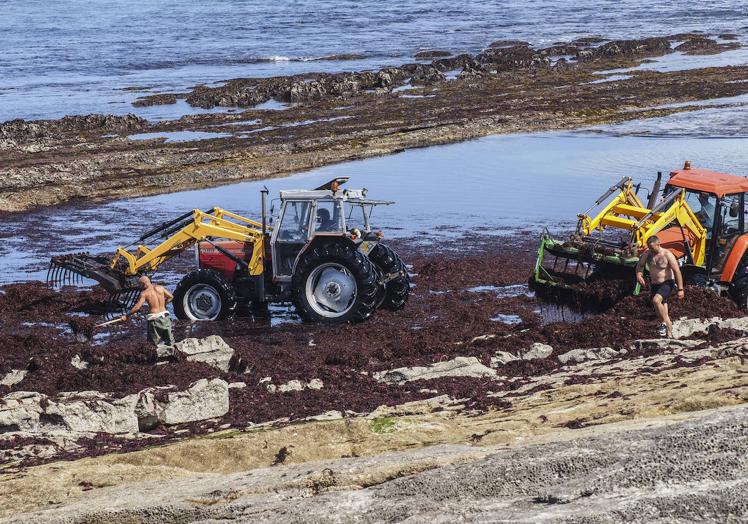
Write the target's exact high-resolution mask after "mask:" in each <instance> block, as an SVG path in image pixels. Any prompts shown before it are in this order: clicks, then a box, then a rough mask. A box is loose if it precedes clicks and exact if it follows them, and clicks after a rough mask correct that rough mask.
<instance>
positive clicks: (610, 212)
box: [577, 178, 707, 266]
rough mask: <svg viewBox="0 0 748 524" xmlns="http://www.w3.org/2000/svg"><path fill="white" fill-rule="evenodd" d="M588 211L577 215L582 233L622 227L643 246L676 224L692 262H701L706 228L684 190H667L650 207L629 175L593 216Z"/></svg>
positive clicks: (696, 263)
mask: <svg viewBox="0 0 748 524" xmlns="http://www.w3.org/2000/svg"><path fill="white" fill-rule="evenodd" d="M608 196H609V195H608ZM603 198H606V197H605V196H604V197H603ZM600 200H601V199H599V200H598V202H599V201H600ZM596 204H597V202H596ZM593 207H594V206H593ZM590 211H591V209H590V210H588V211H587V212H586V213H580V214H579V215H577V217H578V219H579V221H578V223H577V232H578V233H579V234H580V235H582V236H585V237H588V236H590V235H592V234H593V233H594V232H595V231H603V230H605V229H606V228H608V227H612V228H616V229H623V230H626V231H630V232H631V242H632V244H633V245H635V246H636V247H637V248H639V249H644V248H646V246H647V240H648V239H649V238H650V237H651V236H652V235H656V234H657V233H659V232H660V231H662V230H663V229H665V228H667V227H668V226H670V225H671V224H676V225H677V226H678V227H680V229H681V232H682V233H683V241H684V247H685V248H686V250H687V251H688V252H689V253H690V256H691V258H692V261H691V263H692V264H695V265H697V266H703V265H704V260H705V258H706V236H707V235H706V228H704V226H702V225H701V222H700V221H699V219H698V218H697V217H696V215H695V214H694V212H693V210H692V209H691V208H690V206H689V205H688V203H687V202H686V192H685V190H683V189H681V190H680V191H675V192H672V193H670V195H668V196H667V197H665V199H664V200H663V201H662V202H660V203H659V204H658V205H656V206H655V207H654V208H653V209H649V208H647V207H646V206H645V205H644V204H642V202H641V201H640V200H639V198H638V197H637V196H636V193H635V192H634V189H633V184H632V181H631V178H628V179H627V180H625V181H624V182H623V183H622V184H621V186H620V192H619V193H618V194H617V195H616V196H615V198H613V200H611V201H610V202H609V203H608V204H607V205H606V206H605V207H604V208H603V209H601V210H600V211H599V212H598V213H597V214H596V215H594V216H590V215H589V214H588V213H589V212H590ZM686 231H688V232H689V233H690V234H691V237H692V239H693V243H690V244H689V242H688V238H687V236H686Z"/></svg>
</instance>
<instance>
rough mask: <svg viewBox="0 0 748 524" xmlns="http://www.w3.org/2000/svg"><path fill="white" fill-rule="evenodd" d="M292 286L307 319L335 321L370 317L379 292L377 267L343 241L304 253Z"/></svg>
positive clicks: (341, 321) (360, 319) (349, 320)
mask: <svg viewBox="0 0 748 524" xmlns="http://www.w3.org/2000/svg"><path fill="white" fill-rule="evenodd" d="M291 286H292V289H293V294H294V304H295V305H296V310H297V311H298V313H299V315H301V317H302V318H303V319H304V320H307V321H311V322H323V323H331V324H336V323H343V322H360V321H362V320H366V319H367V318H369V316H371V314H372V313H373V312H374V310H375V309H376V305H377V299H378V292H379V285H378V283H377V271H376V268H375V267H374V266H373V265H372V264H371V262H370V261H369V259H368V258H366V256H365V255H363V254H361V253H359V252H358V251H357V250H356V249H355V247H353V246H349V245H346V244H344V243H343V242H339V243H329V244H321V245H318V246H316V247H314V248H312V249H311V250H309V251H308V252H307V253H305V254H304V255H302V257H301V259H300V260H299V262H298V264H297V266H296V270H295V272H294V275H293V279H292V283H291Z"/></svg>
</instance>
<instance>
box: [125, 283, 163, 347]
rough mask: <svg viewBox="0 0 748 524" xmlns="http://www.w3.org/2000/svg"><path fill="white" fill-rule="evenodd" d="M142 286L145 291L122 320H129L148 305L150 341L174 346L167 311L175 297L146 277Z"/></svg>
mask: <svg viewBox="0 0 748 524" xmlns="http://www.w3.org/2000/svg"><path fill="white" fill-rule="evenodd" d="M140 285H141V287H142V289H143V290H142V291H141V292H140V296H139V297H138V301H137V302H135V305H134V306H133V307H132V309H130V311H128V313H127V314H126V315H123V317H122V319H123V320H127V319H128V318H129V317H131V316H132V315H134V314H135V313H137V312H138V311H139V310H140V308H142V307H143V305H144V304H145V303H148V316H147V317H146V318H147V319H148V338H149V340H151V341H152V342H153V343H154V344H156V345H159V344H161V343H163V342H166V343H167V344H168V345H172V344H173V343H174V335H173V334H172V331H171V320H169V313H168V312H167V311H166V304H167V303H168V302H169V301H171V299H173V298H174V297H173V296H172V294H171V293H169V292H168V291H167V290H166V288H164V286H159V285H155V284H152V283H151V281H150V279H149V278H148V277H146V276H142V277H140Z"/></svg>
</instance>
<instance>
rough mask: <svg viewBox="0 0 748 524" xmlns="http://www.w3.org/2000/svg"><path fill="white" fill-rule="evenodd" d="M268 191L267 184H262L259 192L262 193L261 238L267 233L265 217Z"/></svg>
mask: <svg viewBox="0 0 748 524" xmlns="http://www.w3.org/2000/svg"><path fill="white" fill-rule="evenodd" d="M268 193H270V190H268V188H267V186H263V188H262V191H260V194H262V236H263V238H264V237H266V236H267V234H268V218H267V202H268Z"/></svg>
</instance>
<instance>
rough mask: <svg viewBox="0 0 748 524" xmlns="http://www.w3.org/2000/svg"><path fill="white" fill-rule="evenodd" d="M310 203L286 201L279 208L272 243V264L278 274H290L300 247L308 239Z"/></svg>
mask: <svg viewBox="0 0 748 524" xmlns="http://www.w3.org/2000/svg"><path fill="white" fill-rule="evenodd" d="M311 210H312V203H311V202H309V201H306V202H302V201H287V202H285V203H284V204H283V208H282V209H281V217H280V224H278V227H277V229H276V235H277V236H276V241H275V242H274V244H273V264H274V268H275V272H276V274H277V275H279V276H290V275H291V274H292V273H293V265H294V262H295V261H296V257H297V256H298V255H299V253H300V252H301V249H302V248H303V247H304V246H305V245H306V243H307V241H308V240H309V223H310V219H311V216H310V213H311Z"/></svg>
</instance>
